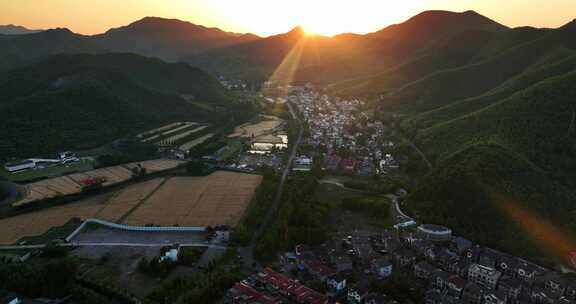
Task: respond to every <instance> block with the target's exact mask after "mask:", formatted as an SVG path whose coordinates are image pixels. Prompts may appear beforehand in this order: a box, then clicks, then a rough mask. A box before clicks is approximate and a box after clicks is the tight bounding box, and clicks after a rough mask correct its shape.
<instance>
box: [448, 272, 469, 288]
mask: <svg viewBox="0 0 576 304" xmlns="http://www.w3.org/2000/svg"><path fill="white" fill-rule="evenodd" d="M448 282H450V283H452V284H454V285H456V286H457V287H458V288H464V286H466V280H464V279H463V278H461V277H459V276H457V275H452V276H450V278H448Z"/></svg>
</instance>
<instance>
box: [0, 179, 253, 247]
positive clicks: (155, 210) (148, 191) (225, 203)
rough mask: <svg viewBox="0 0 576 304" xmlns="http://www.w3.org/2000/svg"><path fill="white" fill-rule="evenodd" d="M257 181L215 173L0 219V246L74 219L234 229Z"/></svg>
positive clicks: (151, 183)
mask: <svg viewBox="0 0 576 304" xmlns="http://www.w3.org/2000/svg"><path fill="white" fill-rule="evenodd" d="M261 181H262V177H261V176H259V175H251V174H244V173H236V172H228V171H217V172H215V173H213V174H211V175H209V176H204V177H172V178H157V179H152V180H149V181H145V182H142V183H138V184H135V185H131V186H128V187H126V188H124V189H121V190H118V191H115V192H113V193H106V194H102V195H97V196H93V197H90V198H87V199H84V200H81V201H78V202H75V203H70V204H66V205H62V206H57V207H52V208H49V209H43V210H39V211H36V212H32V213H26V214H23V215H18V216H14V217H10V218H5V219H0V231H2V233H0V244H2V245H9V244H14V243H16V242H17V241H18V240H20V239H22V238H24V237H30V236H38V235H42V234H44V233H46V232H48V230H50V228H52V227H60V226H62V225H64V224H66V223H67V222H68V221H69V220H71V219H73V218H80V219H88V218H97V219H101V220H105V221H110V222H119V221H120V220H121V219H122V218H124V217H126V219H125V220H124V221H123V223H124V224H128V225H134V226H144V225H147V224H154V225H160V226H174V225H178V226H209V225H210V226H214V225H220V224H226V225H235V224H236V223H237V222H238V221H239V219H240V218H241V217H242V215H243V213H244V211H245V209H246V208H247V206H248V204H249V202H250V201H251V199H252V196H253V195H254V191H255V190H256V187H257V186H258V185H259V184H260V182H261Z"/></svg>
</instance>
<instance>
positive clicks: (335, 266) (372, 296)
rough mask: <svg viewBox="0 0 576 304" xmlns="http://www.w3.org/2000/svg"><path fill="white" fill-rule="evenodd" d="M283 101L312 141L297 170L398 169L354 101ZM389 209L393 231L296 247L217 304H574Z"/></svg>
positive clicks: (550, 285)
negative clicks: (319, 166) (316, 166)
mask: <svg viewBox="0 0 576 304" xmlns="http://www.w3.org/2000/svg"><path fill="white" fill-rule="evenodd" d="M286 101H287V102H290V103H292V104H294V105H296V106H297V107H298V110H299V112H300V115H301V116H302V117H303V119H304V121H305V123H306V125H307V130H308V131H309V134H307V136H305V137H304V138H303V140H302V145H303V146H304V148H301V149H300V150H299V152H300V157H299V158H298V159H297V160H296V164H295V165H294V170H298V171H300V170H301V168H302V167H303V165H307V167H306V168H308V170H305V171H309V168H310V167H311V166H312V164H313V163H314V162H316V161H317V160H318V159H322V158H324V159H323V160H322V169H323V171H326V172H331V173H339V174H345V175H350V176H363V175H365V176H370V175H374V174H376V175H386V174H389V173H390V172H392V171H393V170H396V169H398V162H397V161H396V160H395V157H394V156H393V155H392V154H391V153H387V151H388V149H387V148H390V147H394V145H395V143H394V141H392V140H390V139H389V138H390V137H389V136H386V134H387V130H386V129H385V127H384V126H383V125H382V123H381V122H379V121H371V120H370V119H369V118H368V116H367V115H366V114H364V113H363V112H362V111H361V107H362V102H361V101H360V100H357V99H351V100H343V99H340V98H335V97H330V96H328V95H325V94H321V93H318V92H315V91H313V90H312V89H310V88H307V87H294V88H292V94H291V95H290V96H288V97H287V98H286ZM358 130H365V131H362V132H361V131H358ZM306 146H309V148H308V149H306ZM401 192H402V191H401ZM396 195H399V196H403V195H405V193H397V194H396ZM393 201H394V204H395V206H394V208H396V209H395V210H397V212H396V215H397V216H396V217H395V224H394V225H393V227H390V228H386V229H380V230H374V229H368V230H363V229H351V230H343V229H336V230H333V231H331V232H330V235H329V238H328V240H327V241H326V242H324V243H323V244H321V245H319V246H310V245H307V244H300V245H297V246H295V247H294V248H292V249H291V250H289V251H286V252H282V253H281V254H278V256H277V258H276V260H275V261H274V262H273V263H271V264H269V265H266V266H264V267H263V268H262V269H260V270H259V271H257V272H256V273H254V274H253V275H251V276H249V277H247V278H245V279H244V280H242V281H241V282H237V283H236V284H235V285H234V287H233V288H231V289H230V290H229V291H228V293H227V295H226V297H225V300H224V302H225V303H230V304H248V303H263V304H268V303H270V304H276V303H302V304H324V303H350V304H378V303H386V304H388V303H390V304H392V303H426V304H464V303H470V304H521V303H535V304H536V303H539V304H540V303H542V304H544V303H546V304H548V303H550V304H552V303H562V304H569V303H576V281H574V280H572V279H570V278H569V277H568V276H567V275H566V274H561V273H559V272H556V271H553V270H550V269H547V268H545V267H542V266H539V265H537V264H535V263H532V262H530V261H527V260H525V259H523V258H520V257H516V256H512V255H509V254H506V253H504V252H500V251H498V250H494V249H491V248H488V247H484V246H482V245H481V244H474V243H473V242H472V241H470V240H468V239H466V238H464V237H461V236H458V235H456V234H455V233H453V231H452V230H451V228H449V227H444V226H440V225H433V224H426V223H420V224H419V223H417V219H412V218H410V217H408V216H406V215H405V214H404V213H403V212H402V211H401V210H400V208H399V206H398V204H397V200H396V199H395V200H393ZM394 208H392V209H394Z"/></svg>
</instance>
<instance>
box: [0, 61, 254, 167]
mask: <svg viewBox="0 0 576 304" xmlns="http://www.w3.org/2000/svg"><path fill="white" fill-rule="evenodd" d="M183 93H185V94H186V95H194V96H195V99H194V102H193V103H190V102H189V101H188V100H184V99H183V98H181V97H180V94H183ZM0 95H1V96H3V98H2V99H1V100H0V155H2V157H3V158H7V157H26V156H33V155H38V154H42V153H49V152H55V151H59V150H62V149H81V148H89V147H95V146H98V145H101V144H104V143H107V142H110V141H112V140H114V139H117V138H120V137H124V136H127V135H130V134H134V133H135V132H138V131H142V130H144V129H150V128H151V127H154V126H157V125H160V124H163V123H166V122H168V121H174V120H192V121H210V120H214V119H216V120H218V119H219V120H220V122H221V123H224V122H225V121H228V120H234V119H237V118H238V117H239V116H241V115H242V113H243V110H242V109H243V108H242V106H241V105H236V104H235V103H233V102H232V101H231V98H230V97H228V95H227V93H226V92H225V89H224V88H223V87H221V86H220V85H219V84H218V82H217V81H216V80H215V79H213V78H211V77H210V76H208V75H206V74H205V73H203V72H202V71H200V70H197V69H195V68H191V67H189V66H187V65H185V64H166V63H163V62H161V61H159V60H156V59H148V58H143V57H140V56H137V55H126V54H118V55H115V54H108V55H72V56H66V55H59V56H56V57H51V58H48V59H47V60H46V61H42V62H40V63H38V64H36V65H32V66H28V67H25V68H22V69H17V70H13V71H9V72H4V73H2V74H0ZM203 104H204V105H214V104H218V105H219V106H218V107H212V106H209V107H204V106H202V105H203ZM211 108H214V110H207V109H211Z"/></svg>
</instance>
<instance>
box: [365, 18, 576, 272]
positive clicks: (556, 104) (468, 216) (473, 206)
mask: <svg viewBox="0 0 576 304" xmlns="http://www.w3.org/2000/svg"><path fill="white" fill-rule="evenodd" d="M575 25H576V23H570V24H567V25H566V26H563V27H561V28H559V29H554V30H532V29H518V30H512V31H509V32H506V33H499V34H497V36H498V38H497V39H498V40H499V41H501V42H506V41H514V40H516V39H518V38H520V41H521V40H523V39H525V41H524V42H515V43H514V46H512V47H506V48H504V49H502V50H501V51H499V52H495V53H493V54H492V55H489V56H486V55H488V54H490V52H484V50H483V51H482V52H483V53H482V56H483V57H482V59H481V60H479V61H476V62H474V63H472V64H464V65H462V66H456V67H453V68H450V69H443V68H440V67H439V66H438V65H435V64H430V65H428V68H429V69H428V70H426V69H425V68H422V67H420V68H418V70H416V69H415V65H411V67H412V69H407V67H406V69H404V70H397V71H405V72H406V71H417V73H418V74H419V75H424V76H422V77H421V78H420V79H417V80H413V81H409V82H408V83H407V84H404V85H402V86H400V87H399V88H392V89H390V87H388V88H387V87H386V85H385V84H384V85H382V83H381V85H382V88H383V91H385V92H386V93H384V94H380V95H379V96H377V97H376V98H377V101H376V104H377V107H378V111H379V113H381V114H386V113H389V112H393V113H396V114H401V115H396V117H400V118H399V119H400V121H399V126H400V127H401V129H402V130H403V132H404V134H405V136H406V137H408V138H410V139H411V140H412V141H413V142H415V143H416V145H417V146H419V147H420V148H421V150H423V151H424V152H425V154H426V155H427V156H428V158H429V159H430V160H431V161H432V162H433V163H434V169H433V170H432V172H430V173H429V174H428V175H427V176H426V177H425V178H423V179H421V180H420V182H419V183H418V186H417V187H416V188H415V189H414V191H413V192H412V195H411V196H410V197H409V198H408V202H407V204H406V206H407V208H408V209H409V211H410V212H411V213H412V214H414V215H415V216H416V217H417V218H418V219H419V220H422V221H424V222H430V223H437V224H447V225H449V226H451V227H452V228H453V229H454V230H455V231H456V232H458V233H459V234H463V235H465V236H467V237H469V238H471V239H474V240H476V241H478V242H480V243H482V244H485V245H490V246H494V247H497V248H501V249H504V250H507V251H510V252H512V253H517V254H519V255H524V256H531V257H542V256H546V257H548V258H550V259H554V260H555V261H558V260H559V259H564V258H566V257H567V254H568V252H549V251H547V250H546V249H545V248H546V247H547V246H546V245H545V238H546V237H549V236H547V235H545V232H544V231H543V230H539V231H532V230H531V229H530V228H529V227H527V222H526V221H529V220H534V221H536V222H538V223H544V225H550V226H549V227H547V228H549V229H555V231H560V232H561V233H562V234H563V235H565V236H568V237H570V238H572V237H574V236H576V221H574V214H576V204H575V203H574V202H576V183H575V182H574V181H575V180H576V173H575V172H576V86H575V84H576V44H575V41H574V39H573V37H575V35H576V26H575ZM519 34H521V35H519ZM507 35H510V36H508V37H507ZM490 39H491V40H490V41H494V40H493V38H490ZM516 41H518V40H516ZM450 52H451V50H450V49H449V48H446V47H442V48H439V49H437V51H436V53H435V54H434V55H433V56H435V58H447V57H446V56H448V55H447V54H450ZM431 56H432V55H431ZM474 56H477V54H476V55H474ZM422 60H427V59H422ZM414 75H417V74H416V73H415V74H410V77H413V76H414ZM399 77H400V76H398V75H397V76H396V77H395V78H382V79H381V80H382V81H384V82H386V81H387V79H388V80H392V79H394V81H397V80H398V79H400V78H399ZM404 79H408V78H404ZM396 83H400V81H397V82H396ZM372 85H377V82H373V83H372ZM385 116H386V115H385ZM518 210H520V211H518ZM518 212H523V214H527V215H530V217H531V218H530V219H528V218H525V217H524V218H518V217H517V216H518ZM548 247H549V246H548ZM543 253H544V254H545V255H543Z"/></svg>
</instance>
